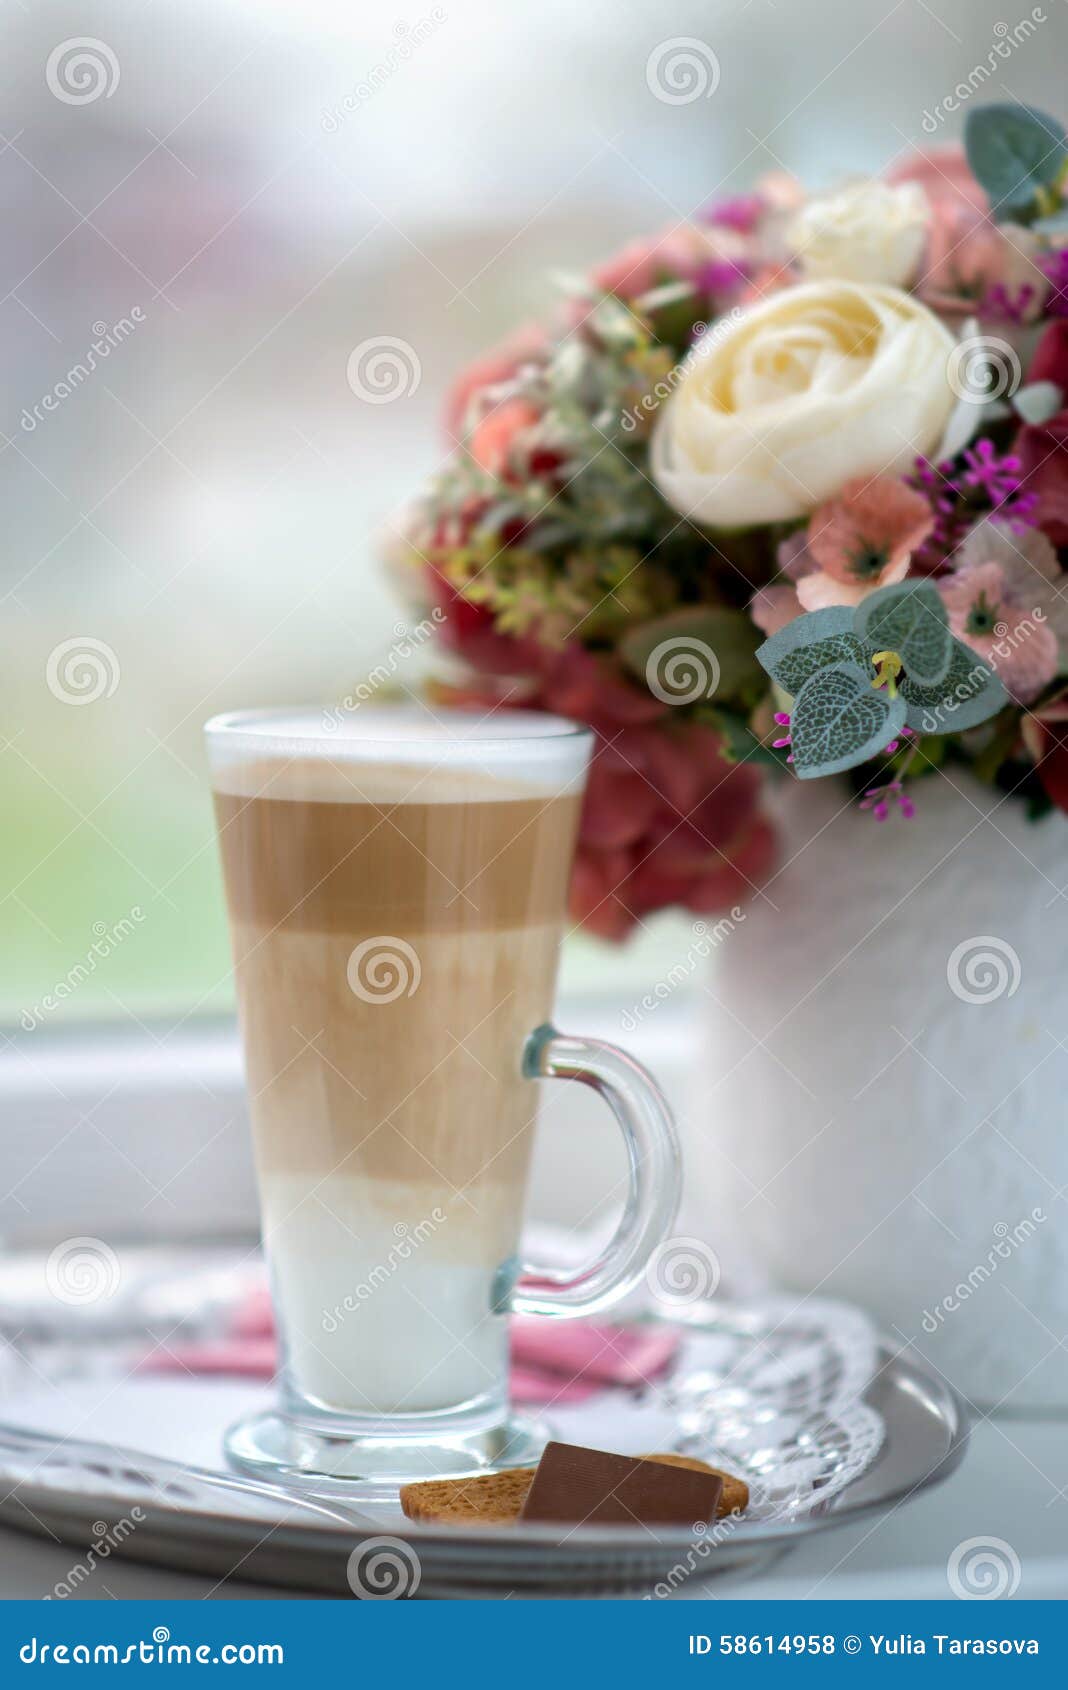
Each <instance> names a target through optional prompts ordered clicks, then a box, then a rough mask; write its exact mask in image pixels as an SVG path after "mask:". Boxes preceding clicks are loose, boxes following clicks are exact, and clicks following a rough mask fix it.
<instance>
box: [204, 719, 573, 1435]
mask: <svg viewBox="0 0 1068 1690" xmlns="http://www.w3.org/2000/svg"><path fill="white" fill-rule="evenodd" d="M214 784H215V805H216V812H217V818H218V826H219V837H220V840H221V845H222V855H223V864H224V871H225V878H226V889H227V899H228V904H229V909H230V917H231V924H232V933H233V947H234V957H235V964H236V974H237V984H238V996H239V1002H240V1009H241V1019H242V1025H243V1031H244V1040H245V1054H246V1063H247V1069H248V1084H249V1093H250V1101H251V1114H252V1125H253V1134H254V1140H255V1152H256V1163H257V1170H258V1177H259V1183H260V1194H261V1203H262V1211H263V1225H264V1239H265V1244H266V1248H267V1253H268V1257H269V1260H270V1264H271V1272H272V1277H273V1283H274V1295H275V1302H276V1307H277V1309H278V1311H279V1314H280V1317H281V1327H282V1332H283V1336H284V1343H285V1347H286V1370H287V1375H288V1380H289V1384H290V1387H291V1388H294V1389H295V1391H296V1392H297V1393H298V1394H299V1396H300V1398H301V1399H303V1400H304V1401H305V1402H306V1403H307V1404H309V1405H311V1406H313V1407H315V1408H322V1409H326V1410H334V1411H338V1412H341V1413H345V1414H349V1415H367V1416H376V1415H377V1416H383V1415H406V1414H425V1413H428V1412H437V1411H443V1410H451V1409H454V1408H456V1406H457V1405H463V1404H465V1403H468V1402H473V1401H476V1400H477V1399H479V1398H480V1397H483V1396H484V1395H485V1394H486V1393H487V1392H491V1391H493V1390H495V1389H498V1388H499V1384H500V1380H501V1379H502V1377H503V1375H504V1371H505V1365H506V1342H507V1332H506V1320H505V1316H504V1313H503V1310H504V1307H505V1301H506V1298H507V1296H508V1293H509V1291H510V1289H511V1283H512V1279H513V1278H514V1272H515V1268H514V1261H515V1255H516V1250H517V1246H518V1237H519V1226H520V1218H521V1207H522V1201H523V1196H524V1187H525V1182H526V1175H527V1167H528V1162H529V1157H530V1151H531V1143H532V1134H533V1125H534V1112H535V1107H536V1101H537V1088H536V1086H534V1085H532V1084H531V1082H530V1081H529V1080H527V1079H524V1078H523V1077H522V1075H521V1071H520V1060H521V1056H522V1051H523V1047H524V1044H525V1041H526V1040H527V1038H528V1036H529V1034H530V1033H531V1031H532V1029H533V1028H535V1027H537V1026H538V1025H539V1024H541V1023H543V1022H545V1021H546V1020H547V1019H548V1017H549V1014H550V1011H551V1007H552V1000H553V990H554V984H555V976H556V963H557V950H558V945H559V939H560V930H561V925H562V922H563V917H564V912H565V902H566V894H567V881H568V873H569V869H570V865H571V858H572V852H573V848H574V839H575V832H576V827H577V821H578V808H579V795H578V784H579V783H577V782H570V783H566V784H561V783H560V782H559V781H557V782H556V784H554V782H553V780H552V779H551V778H549V776H548V775H541V774H539V772H538V771H537V768H536V763H535V764H534V765H533V766H532V769H531V773H530V777H529V779H527V778H525V774H524V773H522V772H521V773H520V774H518V775H517V774H516V773H515V772H514V771H509V772H508V773H507V775H504V774H498V773H494V772H491V771H489V770H488V769H487V768H485V767H477V766H453V765H450V764H448V763H441V764H438V763H436V762H435V760H434V754H433V748H431V749H430V750H428V751H427V753H426V755H425V757H424V759H423V761H422V762H420V761H417V760H413V758H412V757H411V756H410V755H401V756H399V757H398V758H397V759H395V760H391V759H390V756H389V754H388V748H387V749H386V750H385V751H384V752H382V753H381V754H380V755H379V756H378V757H377V758H375V759H372V760H368V761H361V762H359V763H353V762H352V761H346V760H345V759H344V758H343V757H342V756H338V757H337V758H336V759H334V758H332V757H331V756H330V755H329V754H323V753H322V752H321V751H320V752H319V754H317V755H305V754H302V753H301V751H300V750H299V749H296V750H293V751H290V752H282V751H279V752H278V753H277V754H275V753H274V752H273V751H270V750H268V751H266V752H265V753H264V754H242V755H239V756H235V757H233V758H231V759H230V760H228V761H227V762H226V763H225V764H224V765H222V766H216V768H215V770H214Z"/></svg>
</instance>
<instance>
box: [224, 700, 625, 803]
mask: <svg viewBox="0 0 1068 1690" xmlns="http://www.w3.org/2000/svg"><path fill="white" fill-rule="evenodd" d="M205 733H206V736H207V744H208V755H209V759H210V762H211V769H212V782H213V785H214V786H215V788H216V790H217V791H220V792H228V793H231V794H234V795H236V796H239V797H259V796H262V797H271V798H294V799H297V800H305V801H308V800H324V801H330V802H334V803H339V802H340V803H343V802H349V803H366V802H368V801H370V802H372V803H386V802H388V803H417V804H428V803H430V804H433V803H449V802H455V801H456V800H457V799H468V800H470V801H471V802H479V801H480V800H481V801H487V800H490V799H493V800H495V801H500V800H501V799H507V798H529V797H531V796H532V795H535V794H537V793H545V794H550V793H563V792H572V791H576V792H577V791H578V790H580V789H581V785H582V781H583V778H584V776H585V772H586V765H587V763H588V761H589V756H590V751H591V748H592V743H593V736H592V734H591V733H590V732H589V730H588V729H585V728H581V727H579V726H577V725H576V724H575V723H573V722H568V721H566V720H565V719H564V718H563V717H560V716H548V715H541V714H539V713H538V712H535V711H526V710H499V711H496V712H494V713H492V714H490V715H485V716H479V715H476V714H474V713H472V712H467V711H460V710H454V711H448V710H446V711H440V712H431V711H429V710H426V709H423V708H421V707H419V706H417V705H412V706H396V707H392V708H387V707H375V706H364V707H362V708H360V709H359V710H355V711H352V712H350V713H348V714H347V715H343V714H342V713H341V712H339V711H329V710H320V711H314V710H301V711H298V710H289V711H275V710H254V711H239V712H237V713H236V714H234V715H230V716H216V717H214V718H213V719H212V720H211V721H210V722H209V723H208V724H207V727H206V729H205Z"/></svg>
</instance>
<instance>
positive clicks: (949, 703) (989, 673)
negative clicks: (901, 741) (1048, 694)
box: [898, 640, 1009, 734]
mask: <svg viewBox="0 0 1068 1690" xmlns="http://www.w3.org/2000/svg"><path fill="white" fill-rule="evenodd" d="M898 690H899V692H900V693H901V696H902V698H903V699H904V700H905V703H906V704H907V706H908V715H907V718H906V720H907V722H908V725H909V727H910V728H914V729H915V730H916V731H917V732H918V733H925V734H955V733H963V731H964V729H965V728H975V727H978V725H979V723H980V722H985V721H987V720H989V718H990V717H991V716H996V715H997V713H998V711H999V710H1003V709H1004V708H1005V705H1006V704H1007V703H1008V702H1009V695H1008V693H1007V692H1006V691H1005V688H1004V687H1003V686H1002V684H1001V682H1000V681H999V680H998V678H997V676H996V675H995V674H994V671H993V670H992V669H990V668H988V666H987V665H986V664H985V663H984V662H983V660H982V658H980V657H977V656H976V654H975V652H974V651H972V650H970V648H969V647H968V646H966V645H964V644H962V642H961V641H960V640H954V641H953V649H952V651H951V653H950V662H949V668H948V670H947V672H946V674H945V675H944V676H943V678H942V680H941V681H939V682H938V683H937V684H936V685H935V686H922V685H921V684H920V683H919V682H918V681H916V680H913V679H911V678H910V677H909V676H907V675H906V676H903V677H902V679H901V680H900V681H899V682H898Z"/></svg>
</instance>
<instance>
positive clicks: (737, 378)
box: [651, 282, 955, 528]
mask: <svg viewBox="0 0 1068 1690" xmlns="http://www.w3.org/2000/svg"><path fill="white" fill-rule="evenodd" d="M954 345H955V342H954V339H953V336H952V335H951V334H950V332H949V330H948V329H946V328H945V327H943V325H942V324H941V323H940V322H939V320H938V318H937V317H936V316H935V315H934V313H933V312H931V311H929V310H928V309H927V307H926V306H925V305H921V304H920V302H919V300H918V299H915V298H913V297H912V296H910V295H909V294H906V293H899V292H898V291H897V289H896V288H879V287H860V286H859V285H858V284H857V283H855V282H811V283H809V284H808V285H807V286H805V287H797V288H788V289H787V290H785V291H784V292H783V293H778V294H775V295H773V297H772V298H771V299H768V300H766V301H764V302H763V303H762V304H760V305H755V306H754V307H753V308H752V309H751V310H749V311H742V312H739V313H738V315H737V316H736V317H735V318H733V319H724V322H723V323H722V324H720V325H718V326H717V327H716V328H714V329H710V330H709V331H708V333H707V334H706V335H705V336H704V338H703V340H702V341H701V342H700V343H699V344H698V346H697V347H696V348H695V350H694V351H693V352H692V353H691V354H690V356H689V358H688V359H687V361H686V363H685V364H684V365H683V366H682V369H681V372H680V380H679V384H678V386H677V387H676V389H675V392H674V393H673V395H672V396H671V398H670V399H669V400H668V401H667V404H666V405H665V406H664V408H663V410H662V411H661V413H660V415H659V416H658V418H657V421H656V426H655V429H654V432H653V438H652V443H651V464H652V473H653V476H654V478H655V480H656V484H657V486H658V487H659V489H660V491H661V493H662V494H663V495H664V498H665V499H666V500H667V501H668V503H669V504H670V505H672V506H674V508H675V510H677V511H680V512H681V513H682V515H683V516H688V517H691V518H692V519H693V520H694V521H695V522H700V523H705V524H707V525H708V526H709V527H710V528H748V527H751V526H752V525H753V524H756V523H765V522H782V521H786V520H788V519H790V518H793V517H799V516H805V515H807V513H808V512H809V511H810V510H812V509H813V507H814V506H816V505H818V504H819V503H820V500H821V499H826V498H829V497H830V496H831V494H833V493H836V492H837V491H838V489H839V488H840V487H841V486H842V484H843V482H846V481H849V480H850V479H851V478H852V477H853V476H857V475H883V474H890V475H893V474H898V475H900V474H903V473H904V472H905V471H906V470H908V469H911V467H912V464H913V462H914V460H915V459H916V457H917V456H919V455H921V454H922V455H923V456H925V457H926V456H929V455H930V454H931V453H932V452H934V451H935V449H936V448H937V446H938V444H939V442H940V440H941V438H942V434H943V431H944V429H945V426H946V422H947V419H948V417H949V414H950V412H951V410H952V409H953V403H954V400H953V392H952V390H951V388H950V385H949V379H948V375H947V361H948V358H949V355H950V353H951V352H952V350H953V347H954Z"/></svg>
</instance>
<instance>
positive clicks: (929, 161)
mask: <svg viewBox="0 0 1068 1690" xmlns="http://www.w3.org/2000/svg"><path fill="white" fill-rule="evenodd" d="M889 180H890V181H891V182H893V183H900V182H916V183H918V184H919V185H920V187H922V188H923V191H924V193H925V194H926V196H927V200H928V203H929V204H930V207H931V222H930V225H929V228H928V236H927V254H926V259H925V262H924V268H923V274H922V275H921V277H920V279H919V281H918V283H917V284H916V292H917V293H918V294H919V295H920V298H921V299H922V300H923V301H924V303H925V304H927V305H929V306H930V307H931V309H932V310H934V311H938V312H941V313H942V314H943V315H948V316H964V315H968V314H970V313H972V312H974V311H975V310H976V308H977V306H979V307H982V306H983V305H984V304H985V306H986V314H987V315H991V316H997V317H1003V318H1006V319H1008V320H1017V321H1027V322H1029V321H1032V320H1033V319H1034V318H1035V317H1038V316H1039V315H1040V314H1041V310H1042V302H1043V300H1044V299H1045V297H1046V295H1047V293H1048V292H1049V279H1048V277H1046V276H1045V275H1044V274H1043V272H1042V271H1041V270H1040V269H1039V266H1038V263H1037V261H1036V251H1037V243H1036V242H1035V240H1034V238H1033V237H1032V236H1031V235H1030V234H1029V232H1028V231H1026V230H1016V229H1013V228H1011V227H1009V226H1007V225H1006V226H999V225H998V224H996V223H995V222H994V220H993V218H992V217H991V216H990V212H989V206H988V203H987V197H986V194H985V193H984V192H983V189H982V188H981V187H980V185H979V183H978V182H977V181H976V179H975V177H974V176H973V175H972V173H971V171H970V169H969V168H968V161H967V158H966V157H965V153H964V148H963V147H960V146H949V147H932V148H931V149H930V151H928V152H918V153H914V154H912V156H911V157H910V158H907V159H905V160H904V162H903V163H902V164H900V165H898V166H896V167H895V169H894V170H892V171H891V173H890V177H889Z"/></svg>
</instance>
